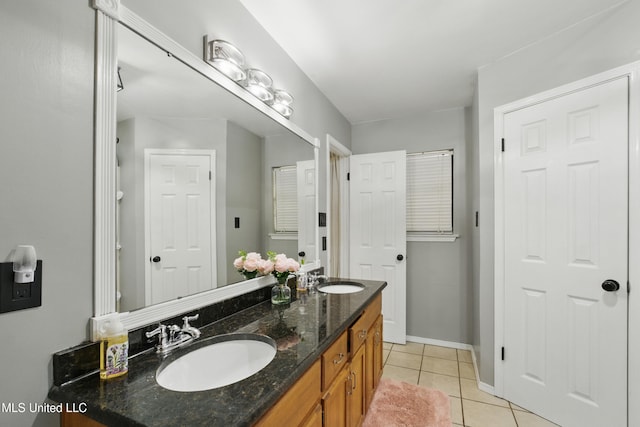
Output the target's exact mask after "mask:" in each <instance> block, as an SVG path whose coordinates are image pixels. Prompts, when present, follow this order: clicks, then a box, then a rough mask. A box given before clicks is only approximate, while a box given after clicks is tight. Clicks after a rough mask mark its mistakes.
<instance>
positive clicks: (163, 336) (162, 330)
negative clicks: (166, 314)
mask: <svg viewBox="0 0 640 427" xmlns="http://www.w3.org/2000/svg"><path fill="white" fill-rule="evenodd" d="M145 335H146V336H147V338H151V337H154V336H156V335H158V341H159V342H160V344H161V345H162V344H163V343H164V342H166V341H167V327H166V326H165V325H163V324H162V323H160V324H159V325H158V327H157V328H155V329H154V330H153V331H150V332H147V333H146V334H145Z"/></svg>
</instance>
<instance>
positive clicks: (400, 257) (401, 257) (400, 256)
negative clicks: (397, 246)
mask: <svg viewBox="0 0 640 427" xmlns="http://www.w3.org/2000/svg"><path fill="white" fill-rule="evenodd" d="M396 259H397V260H398V261H402V260H403V259H404V256H402V254H398V256H397V257H396Z"/></svg>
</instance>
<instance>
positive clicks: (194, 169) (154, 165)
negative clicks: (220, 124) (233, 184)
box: [145, 149, 216, 305]
mask: <svg viewBox="0 0 640 427" xmlns="http://www.w3.org/2000/svg"><path fill="white" fill-rule="evenodd" d="M145 165H146V169H147V170H146V174H147V179H146V182H147V185H146V190H147V191H146V198H147V212H146V215H147V221H146V222H147V224H148V229H147V249H148V251H147V253H148V254H149V259H148V260H147V262H149V267H150V268H149V269H148V270H147V271H148V274H147V284H146V285H147V286H146V295H145V299H146V302H147V305H148V304H155V303H159V302H163V301H168V300H172V299H175V298H178V297H181V296H186V295H191V294H193V293H196V292H201V291H205V290H208V289H211V288H212V287H214V285H213V284H214V280H213V279H214V278H215V277H216V263H215V262H214V261H213V260H214V258H215V219H214V218H215V210H214V208H213V207H214V202H215V197H214V196H213V188H215V187H214V183H213V180H212V177H213V176H215V175H214V174H213V170H214V165H215V153H214V151H213V150H182V151H180V152H179V153H176V152H175V150H155V149H154V150H145Z"/></svg>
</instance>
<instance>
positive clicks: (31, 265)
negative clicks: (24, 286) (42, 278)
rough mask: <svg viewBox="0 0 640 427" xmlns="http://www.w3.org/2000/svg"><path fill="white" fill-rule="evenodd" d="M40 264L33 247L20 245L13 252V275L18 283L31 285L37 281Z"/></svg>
mask: <svg viewBox="0 0 640 427" xmlns="http://www.w3.org/2000/svg"><path fill="white" fill-rule="evenodd" d="M37 263H38V259H37V258H36V250H35V248H34V247H33V246H28V245H18V247H16V249H15V251H14V252H13V274H14V281H15V282H16V283H31V282H33V281H34V280H35V271H36V266H37Z"/></svg>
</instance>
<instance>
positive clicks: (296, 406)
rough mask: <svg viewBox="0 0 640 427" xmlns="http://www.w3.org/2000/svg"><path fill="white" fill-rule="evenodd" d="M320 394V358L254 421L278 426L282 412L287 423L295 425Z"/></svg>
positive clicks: (261, 425)
mask: <svg viewBox="0 0 640 427" xmlns="http://www.w3.org/2000/svg"><path fill="white" fill-rule="evenodd" d="M320 396H321V394H320V360H317V361H316V362H315V363H314V364H313V365H312V366H311V368H309V370H308V371H307V372H305V373H304V375H302V377H301V378H300V379H299V380H298V382H296V383H295V384H294V385H293V386H291V388H290V389H289V391H287V392H286V393H285V394H284V396H282V398H280V400H278V402H277V403H276V404H275V405H274V406H273V407H272V408H271V409H270V410H269V412H267V413H266V415H264V416H263V417H262V418H261V419H260V420H259V421H258V422H257V423H256V426H260V427H264V426H274V427H280V426H281V425H282V419H283V418H282V417H283V414H286V419H287V423H289V425H292V426H297V425H299V424H300V423H301V422H302V420H303V419H304V417H305V416H306V415H307V414H308V413H310V412H311V410H312V409H313V407H314V406H316V404H317V403H318V401H319V400H320Z"/></svg>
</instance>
